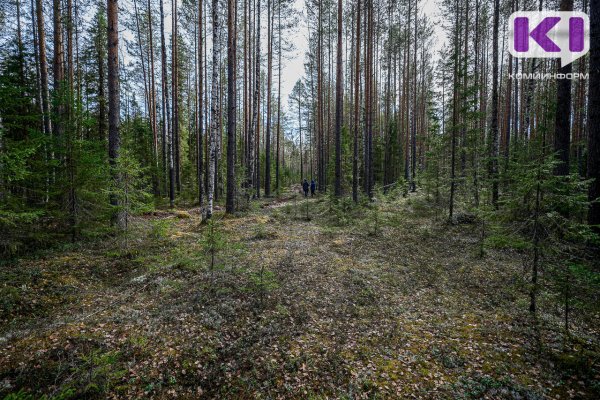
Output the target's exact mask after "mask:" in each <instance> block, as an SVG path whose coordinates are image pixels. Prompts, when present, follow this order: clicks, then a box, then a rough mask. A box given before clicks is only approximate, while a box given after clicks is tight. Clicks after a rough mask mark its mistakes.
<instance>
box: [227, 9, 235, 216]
mask: <svg viewBox="0 0 600 400" xmlns="http://www.w3.org/2000/svg"><path fill="white" fill-rule="evenodd" d="M236 8H237V1H236V0H228V2H227V34H228V37H227V198H226V202H225V211H226V212H227V213H229V214H232V213H233V212H234V211H235V204H234V198H235V158H236V143H235V127H236V112H235V111H236V107H235V106H236V104H235V103H236V99H235V89H236V86H235V85H236V76H235V67H236V57H235V53H236V35H237V33H236V28H235V22H236V21H235V20H236V18H235V15H236V12H237V11H236Z"/></svg>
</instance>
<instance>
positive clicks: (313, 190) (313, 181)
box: [310, 179, 317, 197]
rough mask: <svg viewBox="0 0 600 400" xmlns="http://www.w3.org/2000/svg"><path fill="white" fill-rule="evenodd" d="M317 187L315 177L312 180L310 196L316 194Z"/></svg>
mask: <svg viewBox="0 0 600 400" xmlns="http://www.w3.org/2000/svg"><path fill="white" fill-rule="evenodd" d="M316 189H317V183H316V182H315V180H314V179H312V180H311V181H310V196H311V197H313V196H314V195H315V190H316Z"/></svg>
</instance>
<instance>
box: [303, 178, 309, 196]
mask: <svg viewBox="0 0 600 400" xmlns="http://www.w3.org/2000/svg"><path fill="white" fill-rule="evenodd" d="M302 190H304V197H308V181H307V180H306V179H304V182H302Z"/></svg>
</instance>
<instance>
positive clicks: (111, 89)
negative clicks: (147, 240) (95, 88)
mask: <svg viewBox="0 0 600 400" xmlns="http://www.w3.org/2000/svg"><path fill="white" fill-rule="evenodd" d="M107 1H108V4H107V9H106V10H107V16H108V18H107V22H108V161H109V164H110V167H111V172H112V175H113V176H112V179H113V181H114V184H115V187H116V188H119V187H120V185H121V177H120V174H119V172H118V171H117V168H118V167H117V161H118V158H119V150H120V146H121V137H120V134H119V20H118V12H119V5H118V0H107ZM110 203H111V205H112V206H113V207H117V211H116V212H115V213H114V215H113V218H114V223H115V224H116V225H117V226H118V227H119V228H121V229H123V228H124V227H125V215H124V213H123V212H122V211H121V210H119V209H118V207H119V206H120V204H119V201H118V197H117V196H116V195H115V194H114V192H113V193H111V196H110Z"/></svg>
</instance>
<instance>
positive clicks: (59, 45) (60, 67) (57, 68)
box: [52, 0, 65, 137]
mask: <svg viewBox="0 0 600 400" xmlns="http://www.w3.org/2000/svg"><path fill="white" fill-rule="evenodd" d="M52 9H53V25H54V60H53V63H52V64H53V69H54V95H55V97H56V100H55V101H56V121H55V122H54V124H53V128H54V135H55V136H57V137H62V135H63V132H64V121H63V119H64V114H65V110H64V104H63V95H64V93H63V83H64V80H65V66H64V47H63V34H62V22H63V21H62V14H61V4H60V0H53V6H52Z"/></svg>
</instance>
